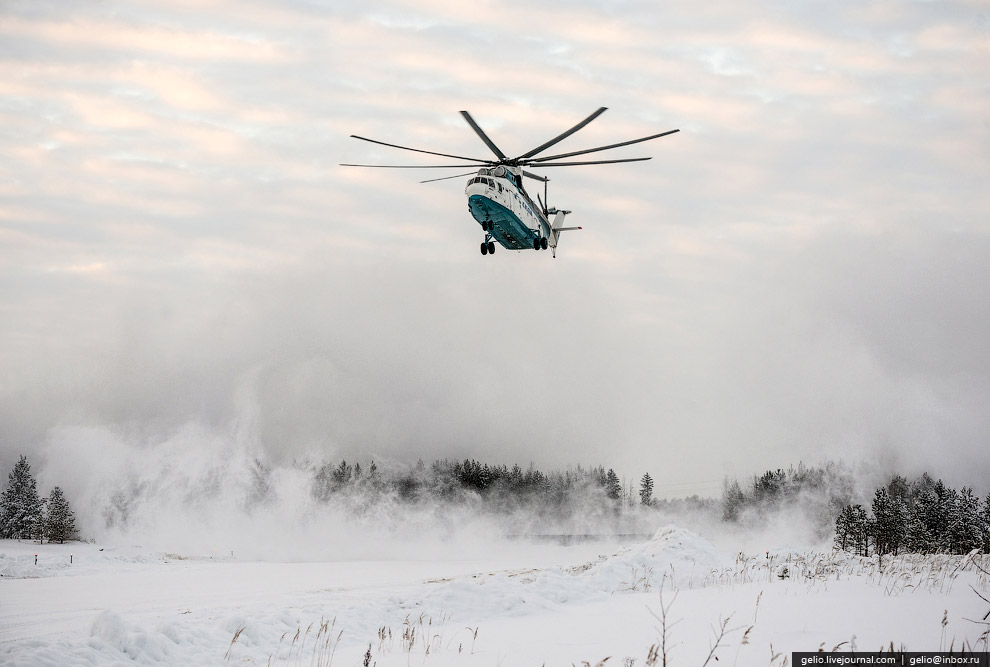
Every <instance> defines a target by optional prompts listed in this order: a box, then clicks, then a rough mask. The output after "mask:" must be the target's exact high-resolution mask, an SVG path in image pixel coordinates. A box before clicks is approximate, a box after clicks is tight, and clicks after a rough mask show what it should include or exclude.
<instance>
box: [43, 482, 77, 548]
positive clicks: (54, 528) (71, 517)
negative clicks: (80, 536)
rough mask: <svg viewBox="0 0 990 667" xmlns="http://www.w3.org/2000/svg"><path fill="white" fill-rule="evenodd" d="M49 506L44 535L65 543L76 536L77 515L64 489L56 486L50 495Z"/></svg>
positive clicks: (51, 540) (50, 540)
mask: <svg viewBox="0 0 990 667" xmlns="http://www.w3.org/2000/svg"><path fill="white" fill-rule="evenodd" d="M47 505H48V507H47V508H46V510H47V511H46V512H45V521H44V535H45V537H47V538H48V541H49V542H54V541H55V540H58V541H59V543H60V544H61V543H64V542H65V541H66V540H71V539H72V538H74V537H76V516H75V513H74V512H73V511H72V509H71V508H70V507H69V501H68V500H67V499H66V498H65V494H64V493H62V489H60V488H59V487H57V486H56V487H55V488H54V489H52V492H51V495H50V496H48V503H47Z"/></svg>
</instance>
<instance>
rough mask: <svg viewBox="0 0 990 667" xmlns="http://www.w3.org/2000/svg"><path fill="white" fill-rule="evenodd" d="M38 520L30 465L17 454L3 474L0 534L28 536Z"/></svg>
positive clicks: (38, 501) (33, 533)
mask: <svg viewBox="0 0 990 667" xmlns="http://www.w3.org/2000/svg"><path fill="white" fill-rule="evenodd" d="M41 521H42V502H41V498H39V497H38V484H37V482H35V480H34V477H33V476H32V475H31V465H30V464H29V463H28V460H27V457H26V456H21V458H20V460H19V461H18V462H17V463H16V464H15V465H14V469H13V470H11V471H10V475H9V476H8V477H7V488H6V489H4V492H3V495H2V496H0V537H10V538H14V539H31V538H32V537H35V536H36V535H37V534H38V532H39V528H40V527H41Z"/></svg>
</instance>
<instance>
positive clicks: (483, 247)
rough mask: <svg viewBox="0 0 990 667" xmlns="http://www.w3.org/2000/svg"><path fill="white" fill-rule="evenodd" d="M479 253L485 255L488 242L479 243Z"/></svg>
mask: <svg viewBox="0 0 990 667" xmlns="http://www.w3.org/2000/svg"><path fill="white" fill-rule="evenodd" d="M481 254H482V255H487V254H488V244H487V243H482V244H481Z"/></svg>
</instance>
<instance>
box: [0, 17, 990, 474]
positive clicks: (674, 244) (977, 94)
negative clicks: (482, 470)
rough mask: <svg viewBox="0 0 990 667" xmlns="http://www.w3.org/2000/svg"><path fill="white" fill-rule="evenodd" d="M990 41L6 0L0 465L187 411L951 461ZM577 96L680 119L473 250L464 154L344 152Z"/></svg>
mask: <svg viewBox="0 0 990 667" xmlns="http://www.w3.org/2000/svg"><path fill="white" fill-rule="evenodd" d="M658 7H663V9H662V10H661V9H658ZM988 63H990V8H988V6H987V5H986V3H985V2H966V1H965V0H957V1H948V2H936V1H932V2H913V1H878V2H861V1H857V2H845V1H839V2H828V3H825V2H821V3H817V2H764V1H760V0H747V1H743V2H706V3H697V2H691V3H688V2H677V3H664V4H663V5H658V4H657V3H652V2H634V1H630V2H624V1H620V0H613V1H611V2H594V3H593V2H572V3H551V2H539V1H537V2H534V1H532V0H527V1H526V2H516V1H515V0H506V1H503V2H452V1H449V0H415V1H414V0H408V1H402V0H389V1H384V2H350V1H349V0H334V1H320V0H313V1H310V2H302V1H298V2H297V1H293V0H284V1H282V2H275V1H272V2H265V1H263V0H249V1H246V2H245V1H238V2H233V1H231V0H196V1H194V0H187V1H181V0H178V1H177V0H169V1H168V2H164V1H161V0H143V1H141V0H138V1H131V2H126V3H124V2H116V1H114V0H105V1H102V2H80V3H65V2H44V1H37V0H30V1H27V0H7V1H6V2H3V3H2V5H0V155H2V156H3V158H2V160H0V464H2V467H3V469H7V468H8V467H9V466H10V465H11V464H12V463H13V461H15V460H16V456H17V455H18V454H19V453H28V454H31V455H33V456H36V457H37V459H38V460H39V461H41V462H44V460H45V457H46V456H49V453H48V452H49V449H48V448H49V447H51V443H52V442H55V441H57V442H59V443H61V444H60V447H62V448H63V449H64V448H65V447H71V443H72V441H73V435H72V434H73V433H77V432H79V431H78V429H88V430H86V431H85V432H86V433H88V434H89V436H88V437H92V434H93V433H94V432H96V433H100V432H103V433H106V434H107V437H110V436H111V434H112V437H113V438H114V439H115V441H116V442H121V441H123V442H128V443H131V442H132V443H134V445H135V446H138V447H155V446H156V443H160V442H164V441H167V440H168V439H169V438H171V437H173V435H174V434H175V433H177V432H180V431H183V430H184V429H185V430H186V431H185V432H188V429H189V428H191V427H192V428H195V429H196V430H197V432H202V433H207V434H210V435H209V437H205V436H204V438H203V446H204V447H209V446H211V443H215V442H217V441H218V440H219V441H237V442H243V443H245V444H244V446H245V447H247V448H250V449H251V450H252V451H258V450H260V451H262V452H264V454H265V455H266V456H269V457H271V458H272V459H273V460H291V459H292V458H297V457H302V456H306V455H310V454H312V453H314V452H318V453H320V454H321V455H326V456H330V457H339V456H347V457H349V458H354V457H357V458H358V459H370V458H371V457H372V456H374V457H376V458H379V459H387V458H393V459H400V460H412V461H414V460H415V459H417V458H419V457H423V458H425V459H427V460H428V459H429V458H433V457H438V456H451V457H463V456H474V457H479V458H483V459H485V460H488V461H493V462H505V463H508V464H511V463H513V462H516V461H518V462H520V463H522V464H525V463H527V462H530V461H532V462H534V463H536V464H537V465H539V466H557V465H561V466H562V465H567V464H575V463H582V464H585V465H587V464H598V463H603V464H605V465H606V466H611V467H615V468H616V469H617V470H619V471H621V472H622V473H623V474H624V475H627V476H629V477H633V478H636V479H638V477H639V475H641V474H642V472H644V471H647V470H649V471H650V472H651V473H652V474H653V476H654V477H655V478H656V479H657V483H658V490H660V491H661V492H666V491H671V490H689V491H713V490H714V491H717V489H718V486H719V484H718V480H720V479H721V478H722V476H723V475H725V474H738V475H741V476H745V475H748V474H750V473H752V472H758V471H759V470H762V469H765V468H767V467H777V466H786V465H788V464H790V463H797V462H798V461H801V460H803V461H805V462H811V463H814V462H817V461H819V460H821V459H822V458H824V457H826V456H831V457H839V456H842V457H847V458H853V459H855V458H857V457H875V456H879V457H880V458H881V460H883V461H886V462H893V463H895V464H896V465H898V466H899V467H900V468H901V469H902V470H904V471H907V472H915V471H920V470H921V469H929V470H931V471H933V472H935V473H938V474H941V475H943V476H946V477H948V478H949V479H952V480H953V481H954V482H955V483H957V484H958V483H971V484H972V483H978V482H979V480H980V479H984V480H985V479H987V478H990V455H988V454H987V451H988V450H987V446H988V435H990V407H988V406H990V344H988V341H990V280H988V279H990V187H988V185H987V184H988V181H990V105H988V102H990V76H988V74H987V71H988V70H987V64H988ZM599 106H606V107H609V111H608V112H606V113H605V114H604V115H602V116H601V117H600V118H598V119H597V120H595V121H594V122H593V123H591V124H590V125H589V126H588V127H586V128H585V129H584V130H582V131H581V132H580V133H578V134H576V135H574V136H573V137H570V138H569V139H567V140H566V141H565V142H563V143H561V144H559V145H558V148H560V149H561V150H578V149H581V148H586V147H589V146H597V145H602V144H608V143H614V142H617V141H622V140H626V139H631V138H634V137H639V136H644V135H647V134H653V133H656V132H661V131H665V130H669V129H674V128H679V129H680V130H681V131H680V132H679V133H678V134H675V135H672V136H669V137H664V138H662V139H659V140H657V141H654V142H648V143H645V144H640V145H638V146H633V147H627V148H624V149H619V150H617V151H614V152H613V157H639V156H652V157H653V160H651V161H649V162H645V163H636V164H626V165H608V166H596V167H575V168H572V169H566V170H565V169H558V170H554V171H552V172H551V170H550V169H547V170H546V172H547V174H548V175H549V176H550V177H551V178H552V179H553V180H552V182H551V184H550V203H551V205H557V206H560V207H565V208H568V209H571V210H573V211H574V213H573V215H572V216H571V217H570V218H569V221H571V222H572V223H573V224H576V225H582V226H583V227H584V230H582V231H580V232H573V233H570V234H568V235H566V236H565V237H564V239H563V241H562V243H561V247H560V249H559V250H560V252H559V253H558V257H557V259H556V260H552V259H551V258H550V254H549V253H532V252H529V253H526V252H523V253H515V252H509V251H506V250H504V249H503V250H502V251H500V252H498V253H497V254H496V255H495V256H494V257H482V256H481V255H480V253H479V252H478V244H479V243H480V241H481V238H482V232H481V231H480V228H479V227H478V225H477V223H475V222H474V221H473V219H472V218H471V217H470V215H469V214H468V212H467V206H466V201H465V199H464V194H463V182H462V181H461V180H451V181H443V182H440V183H431V184H426V185H421V184H419V183H418V180H420V179H421V178H427V177H430V176H435V175H437V173H436V172H415V171H407V170H371V169H367V170H362V169H348V168H343V167H339V166H338V164H339V163H341V162H387V163H409V164H415V163H421V164H431V163H435V162H438V161H440V160H439V159H436V158H431V157H430V156H425V155H424V156H417V155H416V154H412V153H404V152H402V151H390V150H389V149H387V148H384V147H379V146H374V145H371V144H366V143H363V142H359V141H355V140H353V139H349V138H348V135H350V134H352V133H354V134H360V135H363V136H368V137H373V138H377V139H381V140H384V141H388V142H393V143H400V144H404V145H408V146H414V147H419V148H425V149H428V150H435V151H441V152H449V153H455V154H466V155H472V156H478V157H487V149H486V147H485V146H484V145H483V144H482V143H481V142H480V141H479V139H478V137H477V136H475V135H474V133H473V132H472V131H471V130H470V128H469V127H468V126H467V125H466V124H465V123H464V122H463V120H462V119H461V118H460V116H459V114H458V111H459V110H461V109H468V110H470V111H471V112H472V114H473V115H474V117H475V118H476V119H477V120H478V122H479V123H480V124H481V125H482V127H484V128H485V129H486V130H487V131H488V132H489V134H490V135H491V136H492V137H493V139H494V140H495V141H496V143H498V144H499V146H500V147H501V148H502V149H503V150H505V152H506V153H510V154H520V153H523V152H525V151H526V150H528V149H530V148H532V147H534V146H536V145H538V144H540V143H542V142H543V141H545V140H546V139H548V138H549V137H552V136H554V135H556V134H558V133H559V132H561V131H563V130H564V129H566V128H568V127H570V126H571V125H573V124H575V123H576V122H578V121H579V120H581V119H582V118H584V117H585V116H587V115H588V114H589V113H591V112H592V111H594V110H595V109H596V108H598V107H599ZM444 175H446V174H444ZM191 425H192V426H191ZM94 429H95V431H94ZM66 443H68V444H66Z"/></svg>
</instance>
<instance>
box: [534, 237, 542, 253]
mask: <svg viewBox="0 0 990 667" xmlns="http://www.w3.org/2000/svg"><path fill="white" fill-rule="evenodd" d="M539 249H540V239H539V237H536V238H534V239H533V250H539Z"/></svg>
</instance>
